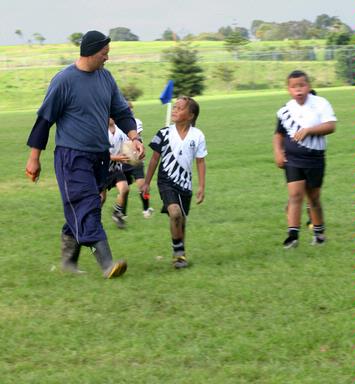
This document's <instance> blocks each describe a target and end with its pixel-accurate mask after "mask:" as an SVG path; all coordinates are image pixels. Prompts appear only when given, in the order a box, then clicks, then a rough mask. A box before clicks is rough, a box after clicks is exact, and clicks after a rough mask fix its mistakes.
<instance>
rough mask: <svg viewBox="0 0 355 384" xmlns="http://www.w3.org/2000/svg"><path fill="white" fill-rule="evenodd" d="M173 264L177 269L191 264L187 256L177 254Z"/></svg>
mask: <svg viewBox="0 0 355 384" xmlns="http://www.w3.org/2000/svg"><path fill="white" fill-rule="evenodd" d="M173 266H174V268H176V269H181V268H186V267H188V266H189V264H188V262H187V260H186V257H185V256H175V257H174V258H173Z"/></svg>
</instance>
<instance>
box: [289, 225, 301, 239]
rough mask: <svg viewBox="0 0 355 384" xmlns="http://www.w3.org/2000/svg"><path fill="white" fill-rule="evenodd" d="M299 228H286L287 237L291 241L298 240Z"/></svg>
mask: <svg viewBox="0 0 355 384" xmlns="http://www.w3.org/2000/svg"><path fill="white" fill-rule="evenodd" d="M299 231H300V227H288V235H289V236H290V237H292V238H293V239H298V234H299Z"/></svg>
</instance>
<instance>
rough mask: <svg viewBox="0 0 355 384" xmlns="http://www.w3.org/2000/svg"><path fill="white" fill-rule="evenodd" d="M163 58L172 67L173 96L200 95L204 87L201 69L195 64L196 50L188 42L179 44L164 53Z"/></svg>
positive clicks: (196, 59) (196, 58)
mask: <svg viewBox="0 0 355 384" xmlns="http://www.w3.org/2000/svg"><path fill="white" fill-rule="evenodd" d="M163 58H164V59H166V60H167V61H169V62H170V63H171V65H172V67H171V71H170V79H172V80H174V96H175V97H176V96H179V95H186V96H191V97H192V96H196V95H201V94H202V92H203V90H204V88H205V86H204V83H203V82H204V79H205V77H204V75H203V70H202V68H201V67H200V66H199V65H198V64H197V61H198V57H197V50H196V49H193V48H192V47H191V45H190V43H188V42H183V43H182V42H180V43H178V44H177V45H176V46H175V47H173V48H170V49H167V50H165V51H164V55H163Z"/></svg>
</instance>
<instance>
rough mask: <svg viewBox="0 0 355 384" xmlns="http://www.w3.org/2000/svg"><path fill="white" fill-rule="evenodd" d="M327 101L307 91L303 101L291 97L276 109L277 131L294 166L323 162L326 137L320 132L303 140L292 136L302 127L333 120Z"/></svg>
mask: <svg viewBox="0 0 355 384" xmlns="http://www.w3.org/2000/svg"><path fill="white" fill-rule="evenodd" d="M336 120H337V119H336V117H335V114H334V111H333V108H332V106H331V105H330V103H329V102H328V101H327V100H326V99H325V98H323V97H320V96H315V95H312V94H309V95H308V97H307V100H306V102H305V103H304V104H303V105H300V104H298V103H297V101H296V100H294V99H292V100H290V101H289V102H288V103H287V104H286V105H284V106H283V107H282V108H280V109H279V110H278V112H277V127H276V132H277V133H280V134H282V135H283V136H284V148H285V154H286V159H287V163H288V164H289V165H291V166H294V167H305V168H317V167H320V166H322V165H323V164H324V153H325V149H326V138H325V136H323V135H311V136H307V137H306V138H305V139H304V140H302V141H299V142H296V141H294V140H293V137H294V135H295V133H296V132H297V131H298V130H299V129H301V128H311V127H313V126H315V125H318V124H322V123H326V122H328V121H336Z"/></svg>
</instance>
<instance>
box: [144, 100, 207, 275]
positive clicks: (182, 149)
mask: <svg viewBox="0 0 355 384" xmlns="http://www.w3.org/2000/svg"><path fill="white" fill-rule="evenodd" d="M198 115H199V105H198V104H197V103H196V101H195V100H193V99H192V98H190V97H187V96H181V97H179V98H178V99H177V101H176V103H175V104H174V106H173V109H172V115H171V117H172V121H173V122H174V123H175V124H173V125H170V126H169V127H165V128H162V129H160V130H159V131H158V132H157V134H156V135H155V136H154V138H153V139H152V141H151V143H150V144H149V146H150V147H151V148H152V149H153V154H152V157H151V160H150V162H149V166H148V170H147V174H146V178H145V184H144V185H143V188H142V192H143V193H144V194H148V193H149V186H150V183H151V180H152V177H153V175H154V172H155V170H156V168H157V166H158V163H159V161H160V165H159V171H158V188H159V193H160V197H161V199H162V201H163V204H164V206H163V209H162V212H165V213H168V215H169V218H170V232H171V238H172V249H173V265H174V267H175V268H177V269H179V268H185V267H187V266H188V263H187V259H186V254H185V241H184V240H185V227H186V217H187V215H188V213H189V208H190V203H191V196H192V164H193V160H194V159H196V165H197V173H198V184H199V185H198V189H197V193H196V198H197V204H200V203H202V201H203V200H204V196H205V174H206V165H205V156H206V155H207V149H206V141H205V136H204V134H203V133H202V132H201V131H200V130H199V129H198V128H196V127H195V123H196V120H197V117H198Z"/></svg>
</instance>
